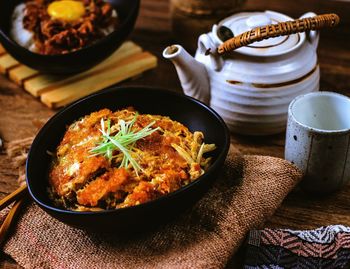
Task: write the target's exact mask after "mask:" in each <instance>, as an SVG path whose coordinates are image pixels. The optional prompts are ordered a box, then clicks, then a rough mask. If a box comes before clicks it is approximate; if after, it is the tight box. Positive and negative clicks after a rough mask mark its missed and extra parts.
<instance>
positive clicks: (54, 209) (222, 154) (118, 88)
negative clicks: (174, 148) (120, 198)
mask: <svg viewBox="0 0 350 269" xmlns="http://www.w3.org/2000/svg"><path fill="white" fill-rule="evenodd" d="M133 89H144V90H150V91H153V92H155V93H157V92H158V93H159V92H160V93H163V94H164V93H166V94H169V95H173V96H177V97H180V98H183V99H187V100H189V101H190V102H193V103H195V104H196V105H199V106H201V107H202V108H204V109H205V110H207V111H208V112H209V113H211V114H212V115H213V116H214V117H215V118H216V119H217V120H218V121H219V123H220V125H221V126H222V127H223V129H224V136H225V141H224V145H223V148H222V150H220V152H219V154H218V156H217V158H216V160H215V161H214V162H213V164H212V165H211V166H210V168H209V170H208V171H207V172H206V173H205V174H203V175H201V176H200V177H198V178H197V179H196V180H195V181H193V182H191V183H190V184H188V185H186V186H183V187H181V188H180V189H178V190H176V191H174V192H171V193H169V194H166V195H164V196H161V197H158V198H157V199H154V200H151V201H148V202H146V203H142V204H139V205H135V206H131V207H125V208H118V209H111V210H102V211H72V210H66V209H60V208H57V207H53V206H50V205H48V204H46V203H44V202H42V201H40V200H39V199H38V198H37V197H36V196H35V194H33V192H32V190H31V184H30V180H29V179H28V172H27V171H29V170H28V167H29V161H30V159H31V158H32V157H31V155H32V153H31V152H32V149H33V148H36V147H37V146H38V145H37V144H38V141H39V140H40V139H41V137H42V136H43V135H44V133H45V132H46V131H47V130H48V129H49V128H50V126H51V125H52V124H54V123H55V121H56V119H57V118H59V117H61V115H62V114H64V113H66V111H67V110H69V109H71V108H73V107H75V106H79V105H81V104H82V103H84V102H85V101H86V100H88V99H91V98H95V97H96V96H99V95H101V94H105V93H109V92H114V91H115V92H118V91H130V90H131V91H132V90H133ZM229 147H230V132H229V129H228V127H227V126H226V124H225V122H224V120H223V119H222V118H221V117H220V115H219V114H218V113H217V112H215V111H214V110H213V109H212V108H210V107H209V106H207V105H206V104H204V103H202V102H201V101H199V100H197V99H195V98H193V97H190V96H187V95H185V94H182V93H177V92H174V91H170V90H167V89H163V88H156V87H148V86H125V87H123V86H114V87H113V86H112V87H109V88H106V89H104V90H102V91H99V92H97V93H94V94H91V95H88V96H86V97H84V98H81V99H79V100H77V101H75V102H74V103H72V104H70V105H68V106H66V107H64V108H63V109H61V110H60V111H59V112H57V113H56V114H55V115H54V116H52V117H51V118H50V119H49V120H48V121H47V122H46V123H45V125H44V126H43V127H42V128H41V129H40V131H39V132H38V134H37V135H36V137H35V139H34V141H33V143H32V145H31V147H30V149H29V152H28V158H27V161H26V182H27V186H28V191H29V194H30V196H31V197H32V198H33V200H34V201H35V202H36V203H37V204H39V205H40V206H41V207H43V208H46V209H48V210H50V211H52V212H55V213H60V214H67V215H85V216H86V215H104V214H111V213H116V212H123V211H129V210H135V209H139V210H142V208H147V207H150V206H152V205H153V204H155V203H159V202H161V201H163V200H165V199H171V198H172V197H173V196H175V195H177V194H178V193H179V192H183V191H186V190H187V189H189V188H191V187H192V186H194V185H197V184H199V182H200V181H201V179H203V178H204V177H206V176H207V175H208V174H209V173H211V171H213V170H215V169H216V167H217V166H218V165H220V164H221V163H222V162H223V161H224V160H225V158H226V156H227V153H228V150H229Z"/></svg>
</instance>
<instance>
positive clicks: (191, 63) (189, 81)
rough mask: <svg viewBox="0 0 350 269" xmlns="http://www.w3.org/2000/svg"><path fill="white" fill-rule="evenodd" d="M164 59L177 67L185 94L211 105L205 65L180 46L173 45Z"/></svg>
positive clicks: (165, 50) (165, 53)
mask: <svg viewBox="0 0 350 269" xmlns="http://www.w3.org/2000/svg"><path fill="white" fill-rule="evenodd" d="M163 57H164V58H166V59H169V60H171V61H172V62H173V64H174V65H175V68H176V71H177V74H178V76H179V79H180V82H181V86H182V89H183V91H184V93H185V94H186V95H189V96H191V97H193V98H196V99H198V100H199V101H202V102H203V103H205V104H209V102H210V84H209V76H208V73H207V69H206V68H205V66H204V64H202V63H200V62H198V61H196V60H195V59H194V58H193V57H192V56H191V55H190V54H189V53H188V52H187V51H186V50H185V49H184V48H183V47H182V46H180V45H172V46H169V47H167V48H166V49H164V51H163Z"/></svg>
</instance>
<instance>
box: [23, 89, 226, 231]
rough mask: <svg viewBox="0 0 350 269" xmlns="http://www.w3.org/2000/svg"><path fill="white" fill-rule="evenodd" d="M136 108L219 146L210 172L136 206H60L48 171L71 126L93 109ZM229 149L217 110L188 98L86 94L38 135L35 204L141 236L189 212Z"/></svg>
mask: <svg viewBox="0 0 350 269" xmlns="http://www.w3.org/2000/svg"><path fill="white" fill-rule="evenodd" d="M130 106H132V107H134V108H135V109H136V110H137V111H139V112H140V113H147V114H157V115H164V116H169V117H170V118H171V119H173V120H176V121H179V122H181V123H183V124H184V125H185V126H187V127H188V128H189V130H190V131H192V132H194V131H201V132H203V134H204V137H205V141H206V143H214V144H215V145H216V147H217V148H216V150H214V151H213V152H212V153H211V155H210V157H212V163H211V165H210V167H209V169H208V170H207V171H206V172H205V173H204V174H203V175H201V176H200V177H199V178H198V179H196V180H195V181H193V182H191V183H189V184H188V185H186V186H184V187H182V188H180V189H178V190H176V191H174V192H171V193H169V194H167V195H164V196H161V197H159V198H157V199H155V200H152V201H149V202H147V203H143V204H140V205H136V206H131V207H125V208H118V209H113V210H103V211H91V212H86V211H83V212H79V211H70V210H66V209H62V208H58V207H57V206H56V205H55V204H54V203H53V201H52V200H51V199H50V197H49V194H48V191H47V189H48V184H49V183H48V182H49V181H48V171H49V170H50V167H51V164H52V156H51V155H49V154H48V153H47V152H55V150H56V148H57V146H58V145H59V143H60V141H61V139H62V136H63V135H64V133H65V132H66V129H67V126H69V125H70V124H71V123H72V122H74V121H76V120H78V119H79V118H81V117H83V116H85V115H87V114H90V113H92V112H94V111H97V110H100V109H103V108H108V109H110V110H112V111H115V110H118V109H122V108H125V107H130ZM229 147H230V135H229V131H228V129H227V127H226V125H225V123H224V121H223V120H222V119H221V118H220V116H219V115H218V114H217V113H216V112H215V111H213V109H211V108H209V107H207V106H206V105H204V104H202V103H201V102H199V101H198V100H195V99H193V98H191V97H188V96H186V95H184V94H178V93H175V92H171V91H167V90H164V89H153V88H146V87H122V88H117V87H114V88H110V89H107V90H104V91H100V92H98V93H95V94H92V95H90V96H87V97H85V98H83V99H81V100H79V101H77V102H75V103H73V104H71V105H69V106H67V107H65V108H63V109H62V110H61V111H59V112H58V113H57V114H56V115H55V116H53V117H52V118H51V119H50V120H49V121H48V122H47V123H46V124H45V125H44V126H43V127H42V128H41V130H40V131H39V133H38V134H37V136H36V137H35V139H34V141H33V144H32V146H31V148H30V151H29V154H28V158H27V166H26V179H27V186H28V190H29V193H30V195H31V197H32V198H33V200H34V201H35V202H36V203H37V204H38V205H39V206H40V207H41V208H42V209H43V210H45V211H46V212H47V213H49V214H50V215H52V216H53V217H55V218H57V219H58V220H60V221H63V222H65V223H67V224H69V225H72V226H75V227H79V228H84V229H91V230H95V231H101V227H102V229H103V230H104V231H106V230H111V231H113V232H121V231H123V232H124V231H130V232H133V233H135V232H138V231H140V230H143V229H145V228H146V227H154V226H156V225H159V224H161V223H164V222H165V221H167V220H169V219H171V218H174V217H176V216H177V215H178V214H179V213H180V212H182V211H184V210H186V209H188V208H190V207H191V206H192V205H193V204H194V203H195V202H197V201H198V200H199V199H200V198H201V197H202V196H203V195H204V194H205V193H206V191H207V190H208V189H209V188H210V187H211V185H212V184H213V182H214V181H215V180H216V178H217V177H218V175H219V174H220V171H221V170H222V166H223V164H224V161H225V159H226V156H227V153H228V150H229Z"/></svg>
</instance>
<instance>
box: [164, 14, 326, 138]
mask: <svg viewBox="0 0 350 269" xmlns="http://www.w3.org/2000/svg"><path fill="white" fill-rule="evenodd" d="M314 15H315V14H314V13H307V14H305V15H303V16H302V17H303V18H304V17H312V16H314ZM291 20H292V18H290V17H288V16H286V15H284V14H281V13H277V12H273V11H265V12H244V13H238V14H235V15H232V16H230V17H228V18H226V19H224V20H222V21H220V22H219V23H218V24H217V25H216V24H215V25H214V26H213V28H212V31H211V32H210V33H208V34H203V35H201V36H200V37H199V39H198V49H197V52H196V55H195V57H194V58H192V57H191V56H190V55H189V54H188V53H187V52H186V51H185V50H184V49H183V47H181V46H180V45H173V46H170V47H168V48H166V49H165V50H164V52H163V56H164V57H165V58H167V59H170V60H171V61H172V62H173V63H174V65H175V67H176V70H177V72H178V75H179V78H180V81H181V84H182V87H183V90H184V92H185V94H187V95H190V96H192V97H194V98H197V99H199V100H201V101H203V102H205V103H206V104H208V105H210V106H211V107H212V108H213V109H214V110H215V111H217V112H218V113H219V114H220V115H221V117H222V118H223V119H224V120H225V122H226V124H227V125H228V127H229V128H230V130H231V131H233V132H236V133H241V134H248V135H267V134H274V133H279V132H282V131H284V130H285V126H286V121H287V111H288V105H289V103H290V102H291V101H292V100H293V99H294V98H295V97H296V96H298V95H301V94H305V93H308V92H313V91H318V90H319V79H320V72H319V66H318V63H317V54H316V49H317V45H318V40H319V34H318V32H317V31H310V32H309V33H307V34H306V33H296V34H291V35H288V36H279V37H274V38H269V39H266V40H263V41H259V42H255V43H253V44H250V45H247V46H244V47H241V48H238V49H236V50H235V51H233V52H231V53H230V54H227V55H225V56H221V55H218V53H213V52H214V51H215V50H216V48H217V47H218V46H220V45H221V44H223V41H224V40H223V37H222V36H221V34H220V33H221V31H222V29H227V28H228V29H230V30H231V32H232V34H233V35H234V36H237V35H239V34H241V33H244V32H246V31H249V30H251V29H255V28H257V27H260V26H264V25H270V24H276V23H279V22H285V21H291ZM223 26H224V27H226V28H223Z"/></svg>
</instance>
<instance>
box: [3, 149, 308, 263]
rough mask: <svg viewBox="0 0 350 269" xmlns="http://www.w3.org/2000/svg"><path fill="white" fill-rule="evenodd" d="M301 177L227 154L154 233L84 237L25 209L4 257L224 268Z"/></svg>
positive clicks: (267, 162) (286, 167)
mask: <svg viewBox="0 0 350 269" xmlns="http://www.w3.org/2000/svg"><path fill="white" fill-rule="evenodd" d="M300 178H301V174H300V172H299V171H298V170H297V169H296V168H295V167H294V166H293V165H291V164H290V163H288V162H286V161H285V160H282V159H278V158H273V157H263V156H237V155H236V154H234V152H233V150H232V148H231V149H230V153H229V156H228V158H227V160H226V162H225V165H224V168H223V169H222V173H221V174H220V175H219V177H218V179H217V180H216V182H215V183H214V186H213V187H212V188H211V189H210V190H209V192H208V193H207V194H206V195H205V196H204V197H203V198H202V199H201V200H200V201H199V202H198V203H197V204H196V205H195V206H194V207H193V208H191V209H189V210H188V211H187V212H185V213H184V214H182V215H180V216H179V217H178V218H176V220H174V221H172V222H170V223H167V224H165V225H163V226H161V227H159V228H157V229H156V230H155V231H153V232H147V233H142V234H135V235H134V236H130V235H129V236H126V237H124V236H121V235H116V234H103V233H100V234H98V233H89V232H86V231H83V230H78V229H76V228H72V227H69V226H67V225H65V224H63V223H61V222H59V221H57V220H55V219H53V218H52V217H50V216H49V215H48V214H46V213H45V212H44V211H42V210H41V209H40V208H39V207H38V206H36V205H34V204H30V205H29V206H28V207H27V208H26V209H25V210H24V211H23V213H22V214H21V217H20V219H19V221H18V225H17V227H16V228H15V230H14V232H13V233H12V234H11V235H10V238H9V239H8V241H7V242H6V243H5V245H4V246H3V251H4V252H5V253H7V254H9V255H10V256H12V257H13V258H14V259H15V260H16V261H17V262H18V263H19V264H20V265H22V266H24V267H25V268H75V269H78V268H206V269H208V268H224V267H225V266H226V264H227V262H228V261H229V259H230V257H231V256H232V255H233V254H234V253H235V251H236V250H237V248H238V247H239V246H240V244H241V242H242V241H243V240H244V238H245V236H246V234H247V232H248V231H249V230H250V229H253V228H258V227H261V225H262V224H263V223H264V221H265V220H266V219H267V218H268V217H270V216H271V215H272V214H273V213H274V211H275V210H276V209H277V207H278V206H279V205H280V203H281V202H282V200H283V199H284V197H285V196H286V195H287V194H288V192H289V191H290V190H291V189H292V188H293V187H294V186H295V184H296V183H297V182H298V181H299V179H300ZM140 225H142V224H140ZM101 230H103V227H101Z"/></svg>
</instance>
